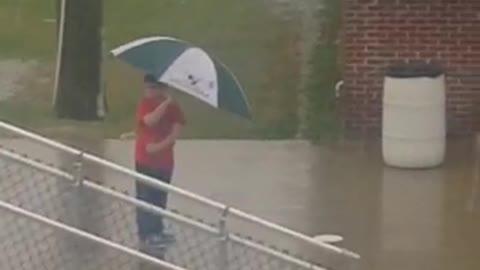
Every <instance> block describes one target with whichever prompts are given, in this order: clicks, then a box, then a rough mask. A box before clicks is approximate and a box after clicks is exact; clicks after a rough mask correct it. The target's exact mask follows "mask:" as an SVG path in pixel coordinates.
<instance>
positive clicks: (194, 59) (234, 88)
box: [111, 37, 250, 118]
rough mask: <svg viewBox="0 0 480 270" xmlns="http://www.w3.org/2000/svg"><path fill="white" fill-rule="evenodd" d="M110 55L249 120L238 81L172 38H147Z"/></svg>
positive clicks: (201, 52) (215, 62)
mask: <svg viewBox="0 0 480 270" xmlns="http://www.w3.org/2000/svg"><path fill="white" fill-rule="evenodd" d="M111 53H112V54H113V55H114V56H115V57H117V58H119V59H121V60H123V61H125V62H127V63H128V64H130V65H132V66H133V67H135V68H138V69H140V70H142V71H143V72H145V73H150V74H153V75H155V76H156V77H157V79H158V81H160V82H164V83H166V84H169V85H170V86H172V87H174V88H176V89H178V90H180V91H183V92H185V93H187V94H189V95H191V96H194V97H196V98H198V99H200V100H202V101H204V102H206V103H207V104H209V105H211V106H213V107H215V108H219V109H222V110H225V111H228V112H231V113H234V114H237V115H240V116H242V117H246V118H250V108H249V105H248V101H247V98H246V96H245V94H244V91H243V89H242V86H241V85H240V83H239V82H238V80H237V78H235V76H234V75H233V73H232V72H231V71H230V70H229V69H228V68H227V67H226V66H225V65H224V64H223V63H221V62H219V61H218V60H216V59H213V57H211V56H210V55H209V54H207V53H206V52H205V51H204V50H202V49H200V48H198V47H195V46H192V45H190V44H189V43H187V42H185V41H182V40H178V39H175V38H170V37H148V38H142V39H138V40H134V41H132V42H129V43H127V44H124V45H122V46H119V47H117V48H115V49H113V50H112V51H111Z"/></svg>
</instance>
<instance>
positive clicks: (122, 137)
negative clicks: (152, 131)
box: [120, 131, 136, 140]
mask: <svg viewBox="0 0 480 270" xmlns="http://www.w3.org/2000/svg"><path fill="white" fill-rule="evenodd" d="M135 137H136V134H135V131H130V132H125V133H122V134H121V135H120V140H130V139H134V138H135Z"/></svg>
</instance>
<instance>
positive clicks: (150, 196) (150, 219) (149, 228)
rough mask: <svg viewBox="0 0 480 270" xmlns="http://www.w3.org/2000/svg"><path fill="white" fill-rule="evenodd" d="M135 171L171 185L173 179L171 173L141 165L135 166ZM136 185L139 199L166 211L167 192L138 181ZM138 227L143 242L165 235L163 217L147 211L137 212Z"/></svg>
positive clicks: (139, 210)
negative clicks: (158, 235) (151, 237)
mask: <svg viewBox="0 0 480 270" xmlns="http://www.w3.org/2000/svg"><path fill="white" fill-rule="evenodd" d="M135 169H136V171H137V172H139V173H141V174H144V175H147V176H150V177H153V178H156V179H158V180H159V181H162V182H164V183H170V180H171V177H172V173H171V172H167V171H165V170H162V169H155V168H150V167H146V166H142V165H139V164H136V165H135ZM135 183H136V190H137V199H139V200H142V201H145V202H147V203H150V204H153V205H155V206H158V207H161V208H164V209H165V208H166V206H167V195H168V194H167V192H164V191H161V190H159V189H157V188H154V187H151V186H148V185H146V184H143V183H141V182H139V181H138V180H137V181H135ZM137 226H138V236H139V238H140V240H141V241H143V240H145V239H146V238H147V237H149V236H151V235H155V234H161V233H163V229H164V224H163V219H162V217H160V216H158V215H154V214H151V213H148V212H147V211H145V210H141V209H138V210H137Z"/></svg>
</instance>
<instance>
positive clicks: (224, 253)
mask: <svg viewBox="0 0 480 270" xmlns="http://www.w3.org/2000/svg"><path fill="white" fill-rule="evenodd" d="M229 212H230V208H228V207H227V208H225V209H224V210H223V213H222V216H221V217H220V221H219V222H218V228H219V235H218V260H217V264H218V265H217V266H218V267H217V269H218V270H228V268H229V265H228V242H229V236H228V229H227V216H228V214H229Z"/></svg>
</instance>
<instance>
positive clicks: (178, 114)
mask: <svg viewBox="0 0 480 270" xmlns="http://www.w3.org/2000/svg"><path fill="white" fill-rule="evenodd" d="M163 100H164V99H159V98H147V97H145V98H143V99H142V100H140V102H139V103H138V106H137V115H136V123H137V124H136V133H137V134H136V135H137V139H136V142H135V161H136V163H138V164H140V165H143V166H148V167H152V168H158V169H163V170H166V171H169V172H171V171H172V170H173V167H174V157H173V144H172V145H170V146H169V147H166V148H165V149H163V150H162V151H160V152H157V153H155V154H149V153H148V152H147V144H149V143H158V142H161V141H162V140H164V139H165V138H166V137H168V136H169V135H170V133H171V132H172V129H173V126H174V125H175V124H181V125H184V124H185V118H184V116H183V113H182V111H181V109H180V107H179V106H178V105H177V104H176V103H171V104H170V105H169V106H168V108H167V110H166V112H165V114H164V115H163V117H162V119H161V120H160V121H159V122H158V123H157V124H156V125H155V126H153V127H149V126H147V125H145V123H144V122H143V117H144V116H145V115H146V114H148V113H150V112H152V111H153V110H155V108H157V106H158V105H160V104H161V103H162V102H163Z"/></svg>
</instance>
